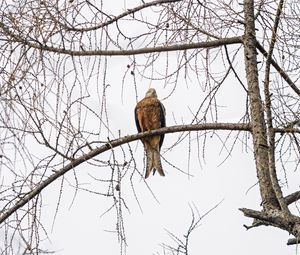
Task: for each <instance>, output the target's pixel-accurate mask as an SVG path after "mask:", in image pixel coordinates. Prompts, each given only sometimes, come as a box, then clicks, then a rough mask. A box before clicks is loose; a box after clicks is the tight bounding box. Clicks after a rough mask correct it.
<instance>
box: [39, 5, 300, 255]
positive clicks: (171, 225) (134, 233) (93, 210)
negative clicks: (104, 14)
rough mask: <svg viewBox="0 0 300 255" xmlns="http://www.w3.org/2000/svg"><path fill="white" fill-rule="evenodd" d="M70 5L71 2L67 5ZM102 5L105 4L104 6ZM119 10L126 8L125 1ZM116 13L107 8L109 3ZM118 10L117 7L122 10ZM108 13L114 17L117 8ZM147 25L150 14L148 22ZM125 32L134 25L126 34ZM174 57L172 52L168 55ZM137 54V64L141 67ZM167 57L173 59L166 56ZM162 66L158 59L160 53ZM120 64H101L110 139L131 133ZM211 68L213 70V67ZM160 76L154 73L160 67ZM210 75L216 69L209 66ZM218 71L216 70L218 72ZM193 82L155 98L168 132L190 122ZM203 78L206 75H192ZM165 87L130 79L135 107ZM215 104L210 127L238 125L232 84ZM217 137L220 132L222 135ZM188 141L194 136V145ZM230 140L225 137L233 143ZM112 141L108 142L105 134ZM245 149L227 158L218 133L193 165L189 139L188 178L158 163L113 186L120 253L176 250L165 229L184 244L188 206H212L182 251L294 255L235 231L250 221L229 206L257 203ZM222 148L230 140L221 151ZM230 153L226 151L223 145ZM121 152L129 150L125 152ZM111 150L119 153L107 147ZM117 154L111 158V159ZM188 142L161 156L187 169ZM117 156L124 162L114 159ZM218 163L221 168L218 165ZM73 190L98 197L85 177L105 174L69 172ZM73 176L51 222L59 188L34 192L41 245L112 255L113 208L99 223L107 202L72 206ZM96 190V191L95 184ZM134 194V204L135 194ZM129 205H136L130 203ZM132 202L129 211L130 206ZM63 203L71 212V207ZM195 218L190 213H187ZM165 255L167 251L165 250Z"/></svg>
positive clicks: (270, 240)
mask: <svg viewBox="0 0 300 255" xmlns="http://www.w3.org/2000/svg"><path fill="white" fill-rule="evenodd" d="M75 2H76V1H75ZM104 2H105V3H109V1H104ZM125 2H126V7H127V8H128V7H132V6H134V4H132V3H133V2H136V1H133V0H131V1H129V0H127V1H124V3H125ZM112 7H115V3H113V5H112V6H111V8H112ZM121 9H122V8H121ZM116 13H117V11H116ZM149 18H150V17H149ZM131 29H134V28H131ZM172 54H174V56H175V54H176V53H172ZM142 57H143V56H139V57H138V58H137V61H141V60H142ZM174 59H175V58H174ZM161 61H162V63H163V62H164V56H163V55H162V60H161ZM128 62H129V60H128V58H126V57H124V58H122V57H116V58H110V59H109V62H108V66H109V68H108V73H107V81H108V83H109V84H110V87H109V88H108V90H107V102H108V103H107V107H108V108H107V109H108V116H109V120H110V128H111V131H112V132H113V133H114V135H115V137H118V130H120V131H121V135H122V136H124V135H127V134H135V133H136V132H137V131H136V127H135V122H134V115H133V111H134V107H135V104H136V94H135V87H134V83H133V78H132V77H131V76H130V75H128V76H127V77H126V79H125V82H124V87H123V94H122V92H121V89H122V79H123V75H124V73H125V71H126V69H127V67H126V65H127V64H128ZM238 62H239V64H240V65H239V67H237V70H239V71H240V72H241V73H242V72H244V66H243V65H242V63H243V58H242V56H241V59H240V61H238ZM212 68H216V69H217V68H218V67H216V66H215V67H212ZM162 69H163V68H162ZM213 70H215V69H213ZM217 71H219V70H217ZM193 78H195V77H192V79H190V80H188V81H187V82H186V81H185V80H183V78H182V77H181V76H180V77H179V81H178V85H177V88H176V90H175V92H174V93H173V94H172V95H171V97H168V98H167V99H165V100H163V101H162V103H163V104H164V105H165V108H166V113H167V115H166V118H167V125H168V126H171V125H175V124H176V123H175V121H174V117H175V118H176V122H177V124H189V123H190V121H191V119H192V117H193V116H192V114H191V112H190V110H189V108H190V109H192V110H195V109H197V107H198V106H199V102H200V101H201V100H202V99H203V97H204V96H205V94H204V92H203V94H201V89H200V88H199V85H198V84H197V82H194V80H193ZM200 79H202V80H204V79H205V78H204V77H202V78H200ZM164 85H165V84H164V81H150V80H147V79H141V78H140V77H139V76H137V93H138V98H139V100H140V99H142V98H143V97H144V94H145V92H146V91H147V89H148V88H149V87H153V88H155V89H156V90H157V94H158V97H159V98H160V99H164V98H166V97H167V96H168V95H169V94H170V92H171V91H172V90H173V85H172V84H167V85H166V86H164ZM93 86H97V84H94V85H91V86H90V89H91V91H90V92H93V91H94V92H95V91H96V87H93ZM218 99H219V106H220V108H219V120H220V121H221V122H238V121H239V120H240V118H241V117H242V115H243V114H244V107H245V92H244V91H243V90H242V88H241V87H240V86H239V85H238V84H237V81H236V80H234V79H233V77H231V78H230V79H228V80H227V82H226V83H225V84H224V87H223V89H222V98H220V97H218ZM89 100H90V101H89V103H90V106H91V107H92V108H94V110H95V111H97V110H98V109H99V108H98V107H99V105H101V102H99V98H98V96H97V93H91V97H90V99H89ZM86 122H87V123H88V125H90V126H91V129H93V130H94V131H95V132H97V131H98V129H99V128H98V126H97V125H98V124H99V122H98V121H97V120H96V121H94V120H93V119H88V120H86ZM218 134H220V137H222V138H225V137H226V135H227V134H228V133H227V132H225V131H221V132H219V133H218ZM179 135H180V134H179V133H175V134H167V135H166V136H165V142H164V145H163V149H162V152H163V153H164V149H165V148H169V147H170V146H171V145H172V144H173V143H174V142H175V141H176V140H177V138H178V136H179ZM195 137H196V136H195V134H194V136H193V138H195ZM232 137H234V135H233V136H232ZM111 138H112V137H111ZM248 142H249V148H248V151H245V146H243V145H242V142H241V141H238V142H237V144H236V145H235V149H234V150H233V151H232V153H231V155H230V156H229V157H228V159H227V160H226V161H225V162H224V163H222V162H223V160H224V159H225V158H226V157H227V155H228V154H227V152H226V149H224V148H223V149H222V143H221V142H220V140H219V139H218V137H217V136H214V137H213V138H209V137H208V139H207V144H206V157H205V162H204V160H203V159H201V164H200V163H199V160H198V157H197V153H198V151H197V150H196V145H197V140H196V139H193V140H192V144H193V146H192V152H191V155H190V167H189V172H190V174H191V175H192V177H188V176H187V175H185V174H183V173H182V172H180V171H178V170H177V169H175V168H172V167H171V166H170V165H168V164H167V163H166V162H164V160H163V161H162V164H163V167H164V171H165V172H166V177H160V176H158V175H155V176H150V177H149V178H148V179H147V181H146V182H147V184H148V185H149V187H150V188H151V191H152V192H153V194H154V195H155V197H156V198H154V196H153V194H152V193H151V192H150V191H149V189H148V188H147V186H146V185H145V182H144V181H143V180H139V179H138V178H136V177H135V180H134V191H135V193H134V192H133V190H132V186H131V184H130V182H129V179H128V178H126V179H125V180H124V181H123V182H122V183H121V192H122V196H123V198H124V200H125V202H126V205H127V206H128V208H129V210H126V208H125V207H123V217H124V224H125V234H126V241H127V244H128V247H127V248H126V251H127V254H130V255H135V254H144V255H150V254H158V253H160V254H164V252H163V249H162V246H161V244H162V243H165V244H168V245H174V246H176V244H175V243H174V242H173V241H172V239H171V238H170V237H169V236H168V232H167V231H166V230H168V231H170V232H172V233H173V234H175V235H176V236H177V237H178V238H180V239H182V240H183V239H184V238H183V235H185V234H186V232H187V230H188V228H189V225H190V223H191V220H192V217H191V209H190V206H192V207H193V208H197V210H198V212H199V213H200V215H204V214H205V213H206V212H207V211H209V210H210V209H211V208H213V207H214V206H215V205H217V204H218V203H220V202H221V201H222V202H221V203H220V204H219V206H218V207H217V208H215V209H214V210H213V211H211V212H210V213H209V214H208V215H207V216H205V217H204V218H203V220H202V221H201V223H200V225H199V227H198V228H197V229H195V230H194V232H193V233H192V234H191V239H190V245H189V251H190V253H189V254H190V255H193V254H202V255H205V254H231V255H239V254H243V255H253V254H272V255H282V254H296V253H297V247H296V246H290V247H288V246H287V245H286V241H287V239H288V238H289V236H288V234H287V233H286V232H284V231H281V230H279V229H275V228H271V227H258V228H254V229H251V230H249V231H246V229H245V228H244V227H243V224H246V225H250V224H251V222H252V221H251V220H250V219H248V218H246V217H244V216H243V214H242V213H241V212H240V211H239V210H238V208H242V207H247V208H251V209H259V208H260V207H259V203H260V201H261V200H260V196H259V191H258V186H257V185H255V184H256V182H257V179H256V172H255V166H254V159H253V153H252V151H251V145H252V144H251V139H248ZM230 144H231V143H230V142H229V143H228V145H230ZM229 147H230V146H229ZM124 148H125V149H126V150H128V147H126V146H124ZM131 148H132V149H133V153H134V155H135V160H136V163H137V165H138V168H139V169H140V171H142V169H143V147H142V144H141V142H133V143H132V144H131ZM116 152H117V153H120V149H116ZM108 155H109V153H105V154H103V155H100V156H98V157H97V158H99V159H100V160H107V158H108ZM117 155H118V154H117ZM188 155H189V151H188V140H186V141H185V142H183V143H181V144H179V145H178V146H177V147H174V148H173V149H172V150H169V151H167V152H166V153H164V154H163V157H165V158H166V159H167V160H168V161H169V162H171V163H172V164H174V165H175V166H177V167H179V168H180V169H182V170H183V171H186V172H187V171H188ZM119 157H120V159H122V157H123V155H122V154H121V153H120V154H119ZM221 163H222V164H221ZM75 171H76V174H77V179H78V180H79V183H80V185H82V187H85V188H89V189H93V190H95V191H101V192H105V191H106V190H105V189H102V187H100V185H101V182H95V181H93V180H92V178H91V177H90V175H92V176H94V177H98V178H101V177H103V176H107V175H108V174H109V171H110V170H109V169H103V168H96V167H92V166H90V165H88V164H83V165H81V166H79V167H77V168H76V169H75ZM293 178H294V180H295V179H296V178H297V179H299V173H297V172H296V173H294V176H293ZM70 184H74V178H73V173H71V172H70V173H67V174H66V176H65V181H64V191H63V193H62V197H61V200H60V204H59V209H58V212H57V215H56V216H55V212H56V202H57V201H58V199H59V195H60V192H59V190H60V186H61V182H60V181H56V182H55V183H53V184H52V185H50V186H49V187H48V188H46V189H45V190H44V191H43V193H42V197H43V202H44V208H43V210H42V219H44V221H45V222H46V223H45V227H46V228H48V229H51V225H52V223H53V221H54V218H55V221H54V226H53V229H52V231H50V232H49V242H48V241H46V242H47V243H48V245H47V248H49V249H51V250H55V251H57V254H61V255H74V254H90V255H91V254H112V255H115V254H119V253H120V247H119V243H118V238H117V235H116V233H115V230H116V213H115V210H114V209H112V210H111V211H110V212H109V213H107V214H105V215H103V216H101V215H102V214H103V213H104V212H105V211H107V210H108V209H109V208H110V207H111V206H112V200H111V199H109V198H106V197H101V196H98V195H94V194H90V193H86V192H84V191H79V192H78V194H77V195H76V197H75V200H74V202H73V203H72V199H73V196H74V188H73V187H71V185H70ZM97 185H99V186H97ZM297 186H298V185H297V184H296V183H293V180H292V181H291V183H290V186H289V187H290V188H291V190H293V189H296V188H297ZM135 195H136V197H135ZM136 198H137V199H136ZM137 200H138V202H139V204H140V206H139V204H138V202H137ZM71 204H72V206H70V205H71ZM195 212H196V211H195ZM166 254H169V253H167V252H166Z"/></svg>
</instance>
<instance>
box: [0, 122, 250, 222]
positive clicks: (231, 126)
mask: <svg viewBox="0 0 300 255" xmlns="http://www.w3.org/2000/svg"><path fill="white" fill-rule="evenodd" d="M200 130H234V131H250V126H249V125H248V124H235V123H212V124H198V125H183V126H173V127H166V128H160V129H157V130H153V131H150V132H143V133H139V134H135V135H130V136H125V137H122V138H119V139H116V140H113V141H108V142H107V143H106V144H104V145H102V146H101V147H98V148H96V149H93V150H91V151H90V152H89V153H87V154H85V155H83V156H81V157H79V158H76V159H74V160H73V161H71V162H70V163H69V164H67V165H66V166H64V167H63V168H61V169H59V170H57V171H55V172H54V174H52V175H51V176H50V177H49V178H47V179H46V180H44V181H42V182H41V183H40V184H38V186H36V187H35V188H34V189H33V190H31V191H30V192H29V193H27V194H24V196H23V197H22V198H21V199H19V201H17V202H16V203H15V204H14V206H12V207H11V208H9V209H7V210H5V211H2V212H1V214H0V224H1V223H3V222H4V221H5V220H6V219H7V218H8V217H9V216H10V215H11V214H13V213H14V212H15V211H16V210H18V209H19V208H21V207H22V206H24V205H25V204H27V203H28V202H29V201H30V200H31V199H33V198H34V197H35V196H36V195H38V194H39V193H40V192H41V191H42V190H43V189H44V188H46V187H47V186H48V185H49V184H51V183H52V182H53V181H55V180H56V179H58V178H59V177H61V176H63V175H64V174H65V173H67V172H68V171H70V170H71V169H73V168H75V167H77V166H79V165H80V164H82V163H84V162H86V161H87V160H89V159H91V158H93V157H96V156H97V155H99V154H101V153H103V152H105V151H108V150H111V149H112V148H115V147H118V146H120V145H122V144H125V143H129V142H132V141H135V140H138V139H141V138H143V137H146V136H153V135H159V134H167V133H175V132H182V131H200Z"/></svg>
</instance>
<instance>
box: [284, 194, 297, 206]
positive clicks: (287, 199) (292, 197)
mask: <svg viewBox="0 0 300 255" xmlns="http://www.w3.org/2000/svg"><path fill="white" fill-rule="evenodd" d="M299 199H300V191H296V192H294V193H292V194H290V195H288V196H286V197H285V198H284V200H285V203H286V204H287V205H290V204H291V203H294V202H296V201H297V200H299Z"/></svg>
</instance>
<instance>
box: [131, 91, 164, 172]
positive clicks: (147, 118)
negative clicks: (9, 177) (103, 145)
mask: <svg viewBox="0 0 300 255" xmlns="http://www.w3.org/2000/svg"><path fill="white" fill-rule="evenodd" d="M134 113H135V123H136V127H137V129H138V132H145V131H149V130H154V129H158V128H161V127H165V126H166V120H165V108H164V106H163V104H162V103H161V102H160V101H159V100H158V99H157V94H156V91H155V89H153V88H151V89H149V90H148V91H147V93H146V95H145V97H144V99H142V100H141V101H139V102H138V103H137V105H136V107H135V111H134ZM141 140H142V142H143V144H144V148H145V152H146V174H145V178H147V177H148V176H149V175H150V173H151V172H152V171H153V174H154V173H155V171H156V170H157V172H158V173H159V174H160V175H161V176H165V173H164V171H163V169H162V165H161V160H160V148H161V146H162V143H163V141H164V135H157V136H151V137H146V138H143V139H141Z"/></svg>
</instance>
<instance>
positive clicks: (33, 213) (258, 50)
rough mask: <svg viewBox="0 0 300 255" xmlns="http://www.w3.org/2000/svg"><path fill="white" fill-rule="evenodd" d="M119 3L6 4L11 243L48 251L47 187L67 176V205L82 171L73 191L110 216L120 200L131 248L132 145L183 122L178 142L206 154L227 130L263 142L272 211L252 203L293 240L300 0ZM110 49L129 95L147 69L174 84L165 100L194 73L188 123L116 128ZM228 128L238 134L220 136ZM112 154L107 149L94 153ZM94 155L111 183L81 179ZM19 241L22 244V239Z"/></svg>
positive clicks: (1, 189)
mask: <svg viewBox="0 0 300 255" xmlns="http://www.w3.org/2000/svg"><path fill="white" fill-rule="evenodd" d="M108 2H109V1H104V0H102V1H88V0H85V1H77V0H75V1H69V2H68V1H65V0H56V1H53V0H43V1H30V0H23V1H15V0H4V1H2V2H1V4H0V10H1V19H0V43H1V49H0V63H1V69H0V74H1V76H0V79H1V80H0V84H1V87H0V104H1V108H0V110H1V111H0V130H1V133H0V136H1V143H0V145H1V146H0V151H1V152H0V154H1V155H0V162H1V164H0V167H1V168H0V176H1V185H0V205H1V206H0V208H1V211H0V224H1V229H2V230H3V232H4V233H5V235H4V236H5V238H4V239H5V240H4V242H3V244H1V248H0V249H1V252H2V253H3V254H17V253H18V252H19V253H22V254H40V253H43V252H45V253H47V252H48V251H46V250H42V249H41V246H40V243H41V240H42V237H44V236H47V232H48V231H49V230H48V229H46V228H44V226H43V222H42V219H41V217H40V214H41V212H42V211H43V206H44V201H43V199H42V194H43V189H44V188H46V187H47V186H49V185H52V184H53V183H54V181H55V180H60V182H61V185H60V192H59V194H60V195H59V198H58V202H57V211H58V209H59V206H60V201H61V195H62V194H63V192H64V189H65V182H66V180H65V178H64V177H65V174H66V173H67V172H71V173H72V183H71V185H72V186H73V187H74V197H76V194H77V192H78V191H81V190H83V191H86V192H89V193H93V194H97V195H101V196H104V197H107V199H111V201H113V202H112V204H113V206H112V207H111V208H110V209H109V210H108V212H110V210H111V209H116V212H117V219H116V221H117V225H116V226H117V227H116V228H117V233H118V236H119V239H120V243H121V246H124V245H126V236H125V233H124V225H123V217H122V213H123V208H126V207H127V205H126V200H125V199H124V197H123V196H122V188H121V187H122V185H121V183H124V182H128V183H130V185H131V187H132V192H133V194H135V197H137V195H136V191H135V189H134V183H135V182H136V181H137V179H139V180H140V179H141V178H142V175H143V173H142V170H141V168H140V167H138V166H137V164H138V163H137V161H141V159H140V158H139V159H138V158H137V157H135V156H134V153H133V149H132V147H131V145H130V142H132V141H136V140H138V139H140V138H142V137H145V136H149V135H154V134H162V133H165V134H168V133H175V132H177V133H179V137H178V140H177V141H176V142H174V144H173V145H172V146H171V147H170V148H173V147H175V146H177V145H178V144H179V143H180V142H182V141H185V140H188V141H189V144H191V141H193V140H194V139H195V140H196V141H197V143H196V146H195V148H194V147H193V148H192V147H189V150H197V151H198V157H199V160H200V158H201V157H205V153H206V146H207V143H209V141H208V140H207V137H209V136H217V137H219V138H220V140H221V141H222V144H223V146H224V147H225V146H226V147H228V148H229V149H228V150H229V153H230V151H231V150H233V148H235V147H236V145H237V143H239V141H241V143H242V144H243V146H245V148H246V147H247V148H249V147H250V148H252V149H253V153H254V158H255V165H256V173H257V179H258V185H259V189H260V194H261V201H257V203H258V204H259V203H261V206H262V208H261V211H257V210H252V209H246V208H242V209H240V210H241V211H242V212H243V213H244V215H245V216H247V217H250V218H253V219H254V221H253V224H252V225H251V226H247V228H248V229H250V228H252V227H257V226H260V225H269V226H273V227H276V228H280V229H282V230H285V231H287V232H288V233H290V234H291V235H293V237H294V238H293V239H291V240H289V243H290V244H293V243H297V242H298V240H299V238H300V217H299V215H298V213H297V212H296V213H294V212H292V211H291V209H290V205H292V204H293V203H295V202H296V201H297V200H298V199H299V198H300V191H295V192H293V193H291V191H290V190H288V189H287V194H286V195H284V194H283V190H282V188H283V187H284V188H286V187H287V185H286V183H288V173H289V172H291V171H294V170H298V168H299V162H300V157H299V153H300V146H299V143H300V141H299V137H298V136H299V132H300V130H299V123H300V120H299V117H300V116H299V96H300V90H299V88H298V86H297V85H296V83H297V82H298V80H299V78H300V73H299V71H298V70H299V66H298V65H299V56H300V54H299V45H298V42H299V38H300V36H299V33H298V30H296V29H294V28H297V27H299V26H300V24H299V23H300V19H299V17H298V15H297V11H299V4H297V3H296V1H295V2H293V1H283V0H280V1H263V0H260V1H253V0H245V1H243V2H242V1H229V0H228V1H226V0H218V1H210V0H206V1H199V0H155V1H151V2H144V1H132V2H130V1H128V2H127V1H125V3H124V4H123V6H121V4H120V6H118V7H115V6H114V7H113V8H112V7H111V6H110V5H109V4H108ZM128 26H134V29H128ZM111 57H115V58H118V59H123V60H124V59H125V61H126V62H127V63H128V64H127V66H125V67H124V72H123V73H121V74H118V75H119V76H120V78H119V79H120V85H119V87H118V90H119V91H120V98H121V100H123V99H124V96H123V94H124V91H125V90H126V91H131V92H132V94H133V95H134V98H135V100H137V99H138V97H139V96H140V93H138V91H140V88H139V85H138V84H139V79H143V80H145V81H149V82H150V81H157V82H159V83H161V84H162V86H165V88H167V89H168V91H170V92H169V95H168V96H167V98H172V96H173V94H174V93H175V91H176V90H177V89H179V88H180V86H182V85H181V84H179V83H178V81H180V80H181V79H185V80H186V81H187V83H188V82H189V81H190V80H192V81H193V83H197V84H198V91H199V94H200V93H201V95H204V96H203V98H202V97H199V100H198V105H196V107H195V108H194V109H191V111H190V112H191V114H190V116H189V117H188V118H187V119H186V120H184V121H183V123H181V125H178V124H177V123H178V122H180V121H178V120H176V118H174V122H173V125H170V124H168V125H169V126H168V127H166V128H162V129H159V130H155V131H151V132H145V133H139V134H133V135H126V136H124V132H122V129H121V127H120V128H119V130H118V129H115V128H114V127H112V124H111V117H112V116H111V112H110V100H113V99H112V97H111V96H110V94H109V90H110V87H111V86H113V85H111V84H110V77H111V76H112V75H114V70H113V69H114V62H113V61H114V59H113V58H111ZM241 59H244V60H243V61H241ZM241 62H243V63H244V65H245V68H244V70H242V69H241V68H240V66H239V65H240V63H241ZM233 78H234V81H235V84H234V86H235V89H236V90H238V91H240V92H242V93H243V95H244V105H243V106H242V107H241V108H242V111H243V114H242V115H241V116H239V119H238V120H237V121H236V122H233V123H228V122H223V119H224V118H223V116H222V114H223V112H222V111H221V110H220V106H219V102H220V101H222V99H224V98H226V99H227V100H232V97H233V95H232V94H228V93H226V88H225V84H227V83H228V81H230V80H231V79H233ZM128 79H130V84H131V85H130V86H128V85H126V84H128ZM232 86H233V85H232ZM92 96H94V97H93V98H96V102H95V101H92V100H91V98H92ZM187 96H188V95H187ZM118 100H119V99H118ZM132 121H133V120H132ZM168 123H170V122H168ZM175 124H176V125H175ZM221 130H225V131H228V135H227V136H225V137H223V136H219V133H220V132H221ZM248 136H251V138H252V140H253V145H250V144H249V142H248V141H247V140H248V138H247V137H248ZM189 146H191V145H189ZM166 150H168V148H167V149H166ZM105 152H108V153H107V154H105ZM100 154H101V155H104V159H103V157H101V160H100V159H99V158H98V157H96V156H98V155H100ZM170 155H171V154H170ZM291 161H293V165H292V166H290V164H289V165H288V166H287V162H291ZM188 162H190V158H189V159H188ZM82 164H85V165H87V166H90V167H94V166H97V167H98V168H104V169H105V173H106V174H105V175H104V177H101V178H100V179H99V178H96V177H95V176H91V180H92V181H93V182H94V183H97V184H98V185H101V187H103V188H102V189H100V190H97V189H94V188H88V189H87V188H84V187H83V186H82V185H81V183H80V182H81V181H80V178H79V177H78V172H77V171H76V167H77V166H79V165H82ZM278 169H282V171H279V170H278ZM282 179H285V180H286V181H285V182H286V183H284V182H282V181H280V180H282ZM145 185H147V183H146V182H145ZM137 202H138V199H137ZM193 219H194V218H193ZM197 222H198V221H197ZM196 225H197V223H194V222H193V223H192V225H191V227H192V228H193V227H194V226H196ZM16 239H18V240H22V245H21V246H20V247H17V246H16V245H15V243H14V240H16ZM121 250H123V248H121ZM186 250H187V247H186ZM186 254H187V252H186Z"/></svg>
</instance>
